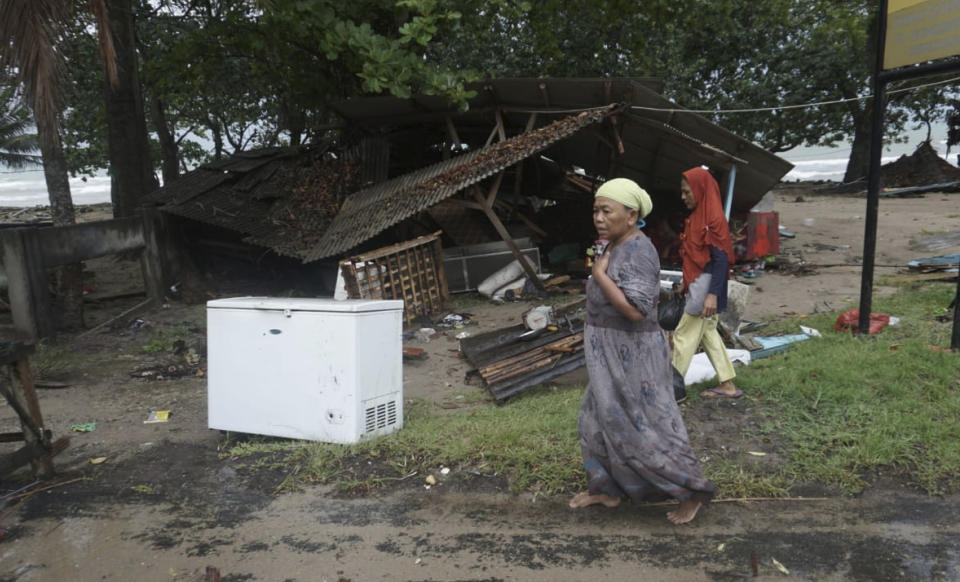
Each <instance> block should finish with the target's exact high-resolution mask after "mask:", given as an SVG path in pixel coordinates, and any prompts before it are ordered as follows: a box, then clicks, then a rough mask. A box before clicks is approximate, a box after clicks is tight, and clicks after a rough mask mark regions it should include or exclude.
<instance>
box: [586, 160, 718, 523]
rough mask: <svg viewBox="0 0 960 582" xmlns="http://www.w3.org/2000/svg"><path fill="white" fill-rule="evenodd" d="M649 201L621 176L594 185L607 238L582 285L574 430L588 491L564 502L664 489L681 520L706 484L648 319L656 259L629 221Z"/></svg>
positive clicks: (705, 497) (656, 285)
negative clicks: (581, 388)
mask: <svg viewBox="0 0 960 582" xmlns="http://www.w3.org/2000/svg"><path fill="white" fill-rule="evenodd" d="M652 208H653V203H652V202H651V200H650V196H649V195H647V193H646V192H645V191H644V190H643V189H642V188H640V187H639V186H638V185H637V184H636V183H635V182H633V181H632V180H628V179H625V178H615V179H613V180H609V181H607V182H606V183H604V184H603V185H602V186H601V187H600V188H599V189H598V190H597V194H596V199H595V201H594V204H593V223H594V226H595V227H596V229H597V233H598V234H599V235H600V238H604V239H607V240H609V241H610V242H609V244H608V245H607V248H606V250H605V251H604V252H603V254H602V255H600V257H599V258H597V259H595V260H594V264H593V271H592V276H591V278H590V280H589V282H588V283H587V318H586V326H585V328H584V342H585V349H586V361H587V373H588V374H589V377H590V383H589V385H588V386H587V391H586V394H585V395H584V398H583V404H582V405H581V408H580V418H579V428H580V448H581V450H582V452H583V462H584V467H585V469H586V472H587V484H588V490H587V491H584V492H581V493H579V494H577V495H576V496H575V497H574V498H573V499H571V500H570V507H574V508H577V507H586V506H588V505H593V504H597V503H600V504H603V505H606V506H607V507H615V506H617V505H619V504H620V501H621V500H622V499H623V498H624V497H629V498H630V499H631V500H632V501H634V502H640V501H643V500H647V499H663V498H665V497H673V498H675V499H678V500H679V501H680V506H679V507H678V508H677V509H676V510H675V511H671V512H669V513H667V518H668V519H669V520H670V521H671V522H673V523H675V524H681V523H686V522H688V521H690V520H692V519H693V518H694V517H695V516H696V514H697V511H698V510H699V509H700V506H701V505H702V504H704V503H707V502H709V501H710V499H711V498H712V497H713V494H714V487H713V484H712V483H710V482H709V481H707V480H706V479H705V478H704V477H703V476H702V475H701V474H700V464H699V463H698V462H697V458H696V457H695V456H694V454H693V450H692V449H691V448H690V441H689V438H688V437H687V429H686V427H685V426H684V424H683V418H682V417H681V416H680V409H679V407H678V406H677V404H676V402H675V401H674V395H673V385H672V370H671V369H670V365H671V364H670V354H669V349H668V346H667V340H666V337H665V336H664V333H663V331H662V330H661V329H660V326H659V325H658V323H657V299H658V296H659V292H660V277H659V274H660V259H659V256H658V254H657V251H656V249H655V248H654V246H653V244H652V243H651V242H650V240H649V239H648V238H647V237H646V236H644V234H643V233H642V232H640V231H639V230H638V229H637V221H638V219H641V218H644V217H645V216H646V215H647V214H649V213H650V211H651V210H652Z"/></svg>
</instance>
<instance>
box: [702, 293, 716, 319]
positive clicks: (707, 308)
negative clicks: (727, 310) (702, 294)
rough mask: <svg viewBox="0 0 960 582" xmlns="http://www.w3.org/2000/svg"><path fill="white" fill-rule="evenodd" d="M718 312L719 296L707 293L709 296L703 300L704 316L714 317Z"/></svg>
mask: <svg viewBox="0 0 960 582" xmlns="http://www.w3.org/2000/svg"><path fill="white" fill-rule="evenodd" d="M716 314H717V296H716V295H714V294H713V293H707V298H706V299H704V300H703V313H701V315H702V316H703V317H713V316H714V315H716Z"/></svg>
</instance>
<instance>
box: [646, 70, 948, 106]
mask: <svg viewBox="0 0 960 582" xmlns="http://www.w3.org/2000/svg"><path fill="white" fill-rule="evenodd" d="M958 81H960V77H954V78H952V79H946V80H944V81H933V82H930V83H925V84H923V85H914V86H913V87H904V88H902V89H893V90H892V91H887V94H894V93H905V92H907V91H914V90H916V89H924V88H926V87H933V86H936V85H946V84H948V83H956V82H958ZM867 99H873V95H865V96H863V97H850V98H847V99H835V100H833V101H818V102H816V103H799V104H796V105H780V106H777V107H751V108H746V109H668V108H662V107H644V106H643V105H631V106H630V109H640V110H643V111H660V112H664V113H698V114H721V113H767V112H771V111H783V110H786V109H809V108H812V107H822V106H824V105H839V104H841V103H850V102H852V101H865V100H867Z"/></svg>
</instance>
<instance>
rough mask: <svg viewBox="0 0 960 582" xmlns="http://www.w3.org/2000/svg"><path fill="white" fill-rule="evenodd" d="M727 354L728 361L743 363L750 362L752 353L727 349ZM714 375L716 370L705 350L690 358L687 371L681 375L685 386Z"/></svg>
mask: <svg viewBox="0 0 960 582" xmlns="http://www.w3.org/2000/svg"><path fill="white" fill-rule="evenodd" d="M727 356H728V357H729V358H730V362H732V363H738V362H739V363H741V364H744V365H748V364H750V360H751V359H752V358H753V354H752V353H751V352H749V351H747V350H732V349H727ZM716 375H717V371H716V370H714V369H713V364H711V363H710V358H708V357H707V354H706V353H705V352H700V353H699V354H696V355H694V356H693V359H692V360H690V367H689V368H687V373H686V374H684V375H683V382H684V383H685V384H686V385H687V386H691V385H693V384H696V383H698V382H706V381H707V380H710V379H712V378H713V377H714V376H716Z"/></svg>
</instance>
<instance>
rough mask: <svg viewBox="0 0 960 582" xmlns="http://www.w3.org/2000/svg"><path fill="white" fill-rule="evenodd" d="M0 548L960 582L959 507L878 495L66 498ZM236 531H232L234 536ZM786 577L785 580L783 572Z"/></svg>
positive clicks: (178, 562) (576, 572)
mask: <svg viewBox="0 0 960 582" xmlns="http://www.w3.org/2000/svg"><path fill="white" fill-rule="evenodd" d="M50 495H51V497H52V498H51V499H49V500H47V502H46V503H45V505H46V508H47V509H49V510H51V511H38V510H37V509H39V508H35V511H24V512H22V514H21V516H20V518H19V520H18V521H17V522H16V523H15V524H14V525H13V526H12V527H11V526H10V525H8V526H7V527H9V528H10V532H9V535H8V538H7V539H5V540H3V541H2V542H0V564H2V566H0V580H158V581H159V580H165V581H170V580H191V579H198V578H196V577H195V576H196V574H195V573H196V572H198V571H201V570H202V568H203V567H204V566H206V565H213V566H216V567H218V568H219V569H220V572H221V573H222V575H223V578H222V579H223V580H224V581H240V580H271V581H273V580H277V581H280V580H298V581H322V580H326V581H329V582H346V581H350V582H365V581H370V580H391V581H395V580H396V581H445V582H453V581H463V582H467V581H471V582H481V581H482V582H493V581H501V580H503V581H507V580H544V581H548V580H549V581H557V582H563V581H578V582H582V581H585V580H587V581H589V580H625V579H633V580H679V581H684V580H737V579H743V578H751V579H753V563H754V559H755V563H756V566H757V574H758V576H757V578H756V579H758V580H764V579H766V580H774V579H775V580H858V581H876V580H960V497H957V496H953V497H948V498H935V497H929V496H926V495H921V494H915V493H908V492H903V491H900V490H884V489H882V488H881V489H873V490H870V491H869V492H867V493H865V494H864V495H862V496H859V497H846V498H831V499H829V500H825V501H764V502H753V503H740V502H735V503H715V504H713V505H712V506H710V507H708V508H706V509H705V510H702V513H701V514H700V515H699V516H698V518H697V520H696V521H695V523H693V524H691V525H688V526H680V527H676V526H672V525H671V524H669V523H668V522H667V521H666V519H665V518H664V517H663V515H664V513H665V511H666V510H667V509H669V508H667V507H636V506H623V507H620V508H616V509H607V508H602V507H591V508H586V509H581V510H576V511H574V510H570V509H568V508H567V507H566V506H565V500H564V499H560V498H551V499H543V498H540V499H538V500H532V499H531V498H530V497H514V496H511V495H507V494H502V493H483V492H476V491H472V492H460V493H458V492H450V491H444V490H443V487H434V488H433V489H431V490H430V491H427V490H420V489H417V488H410V489H408V490H406V491H401V492H396V493H393V494H390V495H386V496H383V497H371V498H363V499H336V498H330V497H326V496H322V495H320V492H319V491H317V490H313V491H310V492H306V493H297V494H291V495H285V496H281V497H279V498H276V499H267V498H265V497H255V496H249V495H247V496H240V497H237V496H234V495H233V494H232V493H231V491H230V490H229V488H227V489H225V492H224V496H223V498H222V500H221V503H213V504H209V505H208V506H206V507H198V506H196V505H192V504H191V503H189V501H188V500H180V502H178V503H176V504H169V503H151V504H144V503H134V502H131V503H116V504H112V505H109V506H105V505H103V504H97V508H98V509H97V510H96V511H94V510H93V507H94V506H93V505H91V506H86V505H84V502H83V498H82V496H78V495H77V494H76V493H73V494H65V496H64V498H63V499H61V500H60V501H61V502H60V503H57V502H56V500H55V493H51V494H50ZM224 524H226V525H227V526H226V527H225V526H224ZM774 560H776V562H777V563H779V564H780V566H782V569H781V568H780V567H779V566H778V565H777V563H775V562H774Z"/></svg>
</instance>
